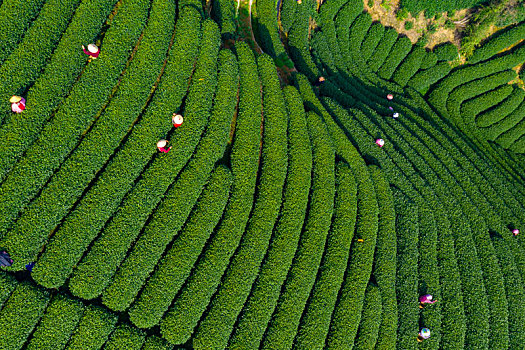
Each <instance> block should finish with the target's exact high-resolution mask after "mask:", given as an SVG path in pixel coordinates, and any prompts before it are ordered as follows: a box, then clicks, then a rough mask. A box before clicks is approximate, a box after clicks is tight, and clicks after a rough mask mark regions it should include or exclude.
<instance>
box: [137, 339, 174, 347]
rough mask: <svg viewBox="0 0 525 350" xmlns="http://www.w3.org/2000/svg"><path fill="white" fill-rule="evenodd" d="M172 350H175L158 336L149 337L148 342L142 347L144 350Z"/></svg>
mask: <svg viewBox="0 0 525 350" xmlns="http://www.w3.org/2000/svg"><path fill="white" fill-rule="evenodd" d="M171 349H173V345H172V344H170V343H168V342H167V341H166V340H164V339H162V338H159V337H156V336H150V337H148V338H147V339H146V341H145V342H144V346H143V347H142V350H171Z"/></svg>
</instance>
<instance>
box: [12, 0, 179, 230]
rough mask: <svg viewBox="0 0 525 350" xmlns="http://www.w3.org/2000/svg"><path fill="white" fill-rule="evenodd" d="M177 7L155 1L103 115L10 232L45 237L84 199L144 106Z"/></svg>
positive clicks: (166, 45)
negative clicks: (88, 187) (138, 41)
mask: <svg viewBox="0 0 525 350" xmlns="http://www.w3.org/2000/svg"><path fill="white" fill-rule="evenodd" d="M174 20H175V4H174V3H173V2H170V1H160V0H155V1H154V3H153V7H152V9H151V13H150V18H149V21H148V26H147V27H146V29H145V31H144V35H143V38H142V40H141V42H140V45H139V48H138V50H137V51H136V53H135V55H134V57H133V60H132V62H131V64H130V66H129V67H128V69H127V70H126V72H125V73H124V75H123V76H122V78H121V83H120V86H119V89H118V90H117V92H116V94H115V96H114V97H113V98H112V100H111V102H110V104H109V105H108V107H107V108H106V110H105V112H104V113H103V114H102V115H101V116H100V117H99V118H98V120H97V121H96V122H95V125H94V126H93V128H92V129H91V130H90V131H89V132H88V133H87V134H86V135H85V136H84V139H83V140H82V142H81V143H80V144H79V145H78V147H77V148H76V149H75V150H74V151H73V153H72V154H71V155H70V156H69V157H68V158H67V159H66V160H65V161H64V164H62V166H61V167H60V169H59V170H58V171H57V172H56V173H55V174H54V175H53V177H52V178H51V180H50V181H49V183H48V184H47V185H46V187H45V188H44V189H43V190H42V192H41V193H40V194H39V195H38V197H36V198H35V199H34V200H33V202H32V203H31V204H30V205H29V207H28V208H27V209H26V210H25V211H24V212H23V213H22V215H21V217H20V218H19V219H18V221H17V222H16V224H15V225H14V227H13V229H12V231H13V232H14V233H18V232H24V235H28V234H29V233H30V232H31V235H34V236H36V235H45V234H47V233H48V232H50V231H51V230H52V229H53V228H54V227H56V226H57V225H58V224H59V223H60V221H61V220H62V219H63V218H64V216H66V215H67V213H68V211H69V210H70V209H71V207H72V206H73V205H74V203H75V202H76V201H78V200H79V198H80V197H81V196H82V194H83V191H84V190H85V188H86V187H87V186H88V184H89V182H90V181H92V180H93V178H94V177H95V176H96V174H97V172H98V171H99V170H100V169H101V168H102V167H103V165H104V164H105V163H106V162H107V160H108V159H109V158H110V156H111V155H112V154H113V152H114V151H115V149H116V148H117V147H118V146H119V144H120V142H121V140H122V138H124V136H125V135H126V133H127V132H128V130H129V128H130V126H131V125H132V124H133V122H134V121H135V119H136V118H137V117H138V115H139V114H140V112H141V111H142V109H143V108H144V106H145V104H146V102H147V100H148V97H149V95H150V91H151V86H152V85H154V84H155V81H156V80H157V78H158V76H159V74H160V72H161V69H162V65H163V62H164V59H165V57H166V52H167V50H168V46H169V43H170V38H171V33H170V30H171V29H172V28H173V24H174Z"/></svg>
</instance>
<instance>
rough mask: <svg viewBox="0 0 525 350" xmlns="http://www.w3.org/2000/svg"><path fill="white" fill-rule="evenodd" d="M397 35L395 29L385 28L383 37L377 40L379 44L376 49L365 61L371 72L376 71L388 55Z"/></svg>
mask: <svg viewBox="0 0 525 350" xmlns="http://www.w3.org/2000/svg"><path fill="white" fill-rule="evenodd" d="M397 36H398V34H397V32H396V30H395V29H393V28H387V29H385V34H384V35H383V38H382V39H381V41H380V42H379V45H377V47H376V49H375V50H374V51H373V54H372V56H370V58H369V59H368V61H367V63H368V66H369V67H370V69H371V70H372V71H373V72H377V71H378V70H379V68H380V67H381V66H382V65H383V63H384V62H385V60H386V59H387V57H388V54H389V53H390V50H391V49H392V47H393V46H394V44H395V43H396V41H397Z"/></svg>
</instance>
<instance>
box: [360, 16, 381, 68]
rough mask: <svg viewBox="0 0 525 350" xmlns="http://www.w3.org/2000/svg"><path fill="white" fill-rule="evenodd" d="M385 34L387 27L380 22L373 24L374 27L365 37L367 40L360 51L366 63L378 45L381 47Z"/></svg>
mask: <svg viewBox="0 0 525 350" xmlns="http://www.w3.org/2000/svg"><path fill="white" fill-rule="evenodd" d="M384 33H385V27H384V26H383V25H382V24H381V23H378V22H376V23H374V24H372V26H371V27H370V28H369V29H368V33H367V34H366V35H365V39H364V40H363V43H362V44H361V51H360V54H361V56H362V57H363V59H364V60H365V61H366V60H368V59H369V58H370V56H371V55H372V53H373V52H374V50H375V49H376V47H377V45H379V43H380V42H381V39H382V38H383V35H384Z"/></svg>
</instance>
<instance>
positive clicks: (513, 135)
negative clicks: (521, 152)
mask: <svg viewBox="0 0 525 350" xmlns="http://www.w3.org/2000/svg"><path fill="white" fill-rule="evenodd" d="M523 113H525V102H522V103H521V104H520V105H519V106H518V108H516V109H515V110H514V112H512V113H511V114H510V115H509V116H507V117H506V118H505V119H503V120H502V121H501V122H499V123H497V124H496V125H493V126H492V127H490V128H488V129H487V131H486V132H487V133H493V134H492V135H495V134H497V133H498V132H500V131H501V132H500V134H499V135H498V136H497V138H496V139H495V142H496V143H498V144H500V145H501V146H502V147H503V148H509V147H510V146H511V145H512V144H513V143H514V142H515V141H516V140H518V139H519V138H520V137H521V136H522V135H524V134H525V120H524V119H523V115H524V114H523ZM494 129H497V130H494ZM504 129H506V130H505V131H502V130H504Z"/></svg>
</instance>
